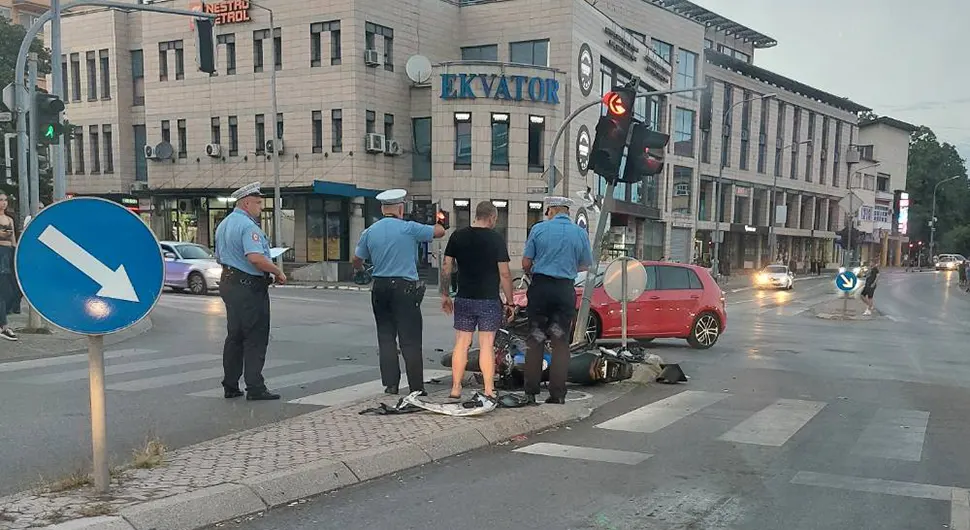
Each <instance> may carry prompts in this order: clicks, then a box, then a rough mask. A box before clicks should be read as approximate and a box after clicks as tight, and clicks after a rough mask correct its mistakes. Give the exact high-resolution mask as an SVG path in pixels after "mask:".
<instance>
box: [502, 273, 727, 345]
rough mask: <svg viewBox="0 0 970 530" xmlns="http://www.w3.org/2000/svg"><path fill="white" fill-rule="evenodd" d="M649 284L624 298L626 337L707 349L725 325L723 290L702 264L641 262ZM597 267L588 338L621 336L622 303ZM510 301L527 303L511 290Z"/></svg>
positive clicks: (579, 294) (579, 298) (582, 275)
mask: <svg viewBox="0 0 970 530" xmlns="http://www.w3.org/2000/svg"><path fill="white" fill-rule="evenodd" d="M642 263H643V266H644V267H645V268H646V270H647V285H646V289H645V290H644V292H643V294H641V295H640V297H639V298H637V299H636V300H635V301H632V302H628V303H627V310H628V311H629V320H628V321H627V336H628V337H629V338H630V339H636V340H637V341H638V342H641V343H648V342H650V341H652V340H653V339H661V338H678V339H686V340H687V342H688V344H690V345H691V347H693V348H697V349H707V348H710V347H711V346H713V345H714V343H716V342H717V339H718V337H720V336H721V333H724V330H725V329H726V328H727V310H726V309H725V306H724V292H723V291H721V288H720V287H719V286H718V285H717V282H715V281H714V278H712V277H711V274H710V273H709V272H708V270H707V269H705V268H704V267H698V266H695V265H685V264H681V263H670V262H661V261H644V262H642ZM603 272H604V268H603V267H602V266H601V267H600V269H599V271H598V274H597V278H596V288H595V289H594V290H593V301H592V304H591V305H590V315H589V317H590V318H589V327H588V330H587V338H589V339H593V340H595V339H619V338H620V336H621V325H622V324H621V321H620V306H621V304H620V302H615V301H613V300H612V299H610V297H609V296H607V294H606V291H605V290H604V289H603ZM585 277H586V273H580V274H579V276H578V277H577V281H576V307H577V308H579V305H580V303H581V302H582V296H583V281H585ZM514 302H515V304H516V305H519V306H522V307H524V306H526V305H527V304H528V298H527V297H526V291H524V290H520V291H516V292H515V293H514Z"/></svg>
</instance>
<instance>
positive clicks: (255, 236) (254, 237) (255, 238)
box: [253, 232, 259, 243]
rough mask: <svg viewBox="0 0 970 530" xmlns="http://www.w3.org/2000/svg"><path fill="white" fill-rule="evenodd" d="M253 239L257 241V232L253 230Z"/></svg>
mask: <svg viewBox="0 0 970 530" xmlns="http://www.w3.org/2000/svg"><path fill="white" fill-rule="evenodd" d="M253 241H255V242H256V243H259V234H257V233H256V232H253Z"/></svg>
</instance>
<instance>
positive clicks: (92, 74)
mask: <svg viewBox="0 0 970 530" xmlns="http://www.w3.org/2000/svg"><path fill="white" fill-rule="evenodd" d="M86 57H87V67H88V101H94V100H96V99H98V65H97V62H95V60H94V52H88V53H87V54H86Z"/></svg>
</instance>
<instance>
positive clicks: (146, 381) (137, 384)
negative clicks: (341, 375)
mask: <svg viewBox="0 0 970 530" xmlns="http://www.w3.org/2000/svg"><path fill="white" fill-rule="evenodd" d="M300 363H301V361H287V360H285V359H273V360H269V361H266V366H264V368H266V369H271V368H279V367H282V366H290V365H293V364H300ZM223 374H224V372H223V369H222V367H219V368H203V369H201V370H193V371H191V372H180V373H176V374H166V375H160V376H157V377H146V378H143V379H133V380H131V381H124V382H121V383H113V384H110V385H108V386H107V389H108V390H119V391H123V392H140V391H142V390H151V389H154V388H163V387H166V386H176V385H181V384H183V383H191V382H193V381H205V380H206V379H215V378H221V377H222V376H223ZM221 391H222V389H220V392H221ZM219 395H220V396H221V395H222V394H219Z"/></svg>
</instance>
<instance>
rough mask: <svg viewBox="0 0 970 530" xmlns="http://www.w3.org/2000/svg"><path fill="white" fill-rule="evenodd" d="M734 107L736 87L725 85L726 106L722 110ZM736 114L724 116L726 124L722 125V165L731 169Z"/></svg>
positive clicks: (731, 113)
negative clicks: (732, 139) (732, 138)
mask: <svg viewBox="0 0 970 530" xmlns="http://www.w3.org/2000/svg"><path fill="white" fill-rule="evenodd" d="M733 105H734V87H732V86H731V85H729V84H727V83H725V84H724V104H723V105H721V108H722V109H725V110H727V109H730V108H732V106H733ZM733 122H734V113H733V112H727V113H726V114H724V122H723V123H722V124H721V165H722V166H724V167H731V132H732V131H733V130H734V128H733V127H731V126H732V125H733Z"/></svg>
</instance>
